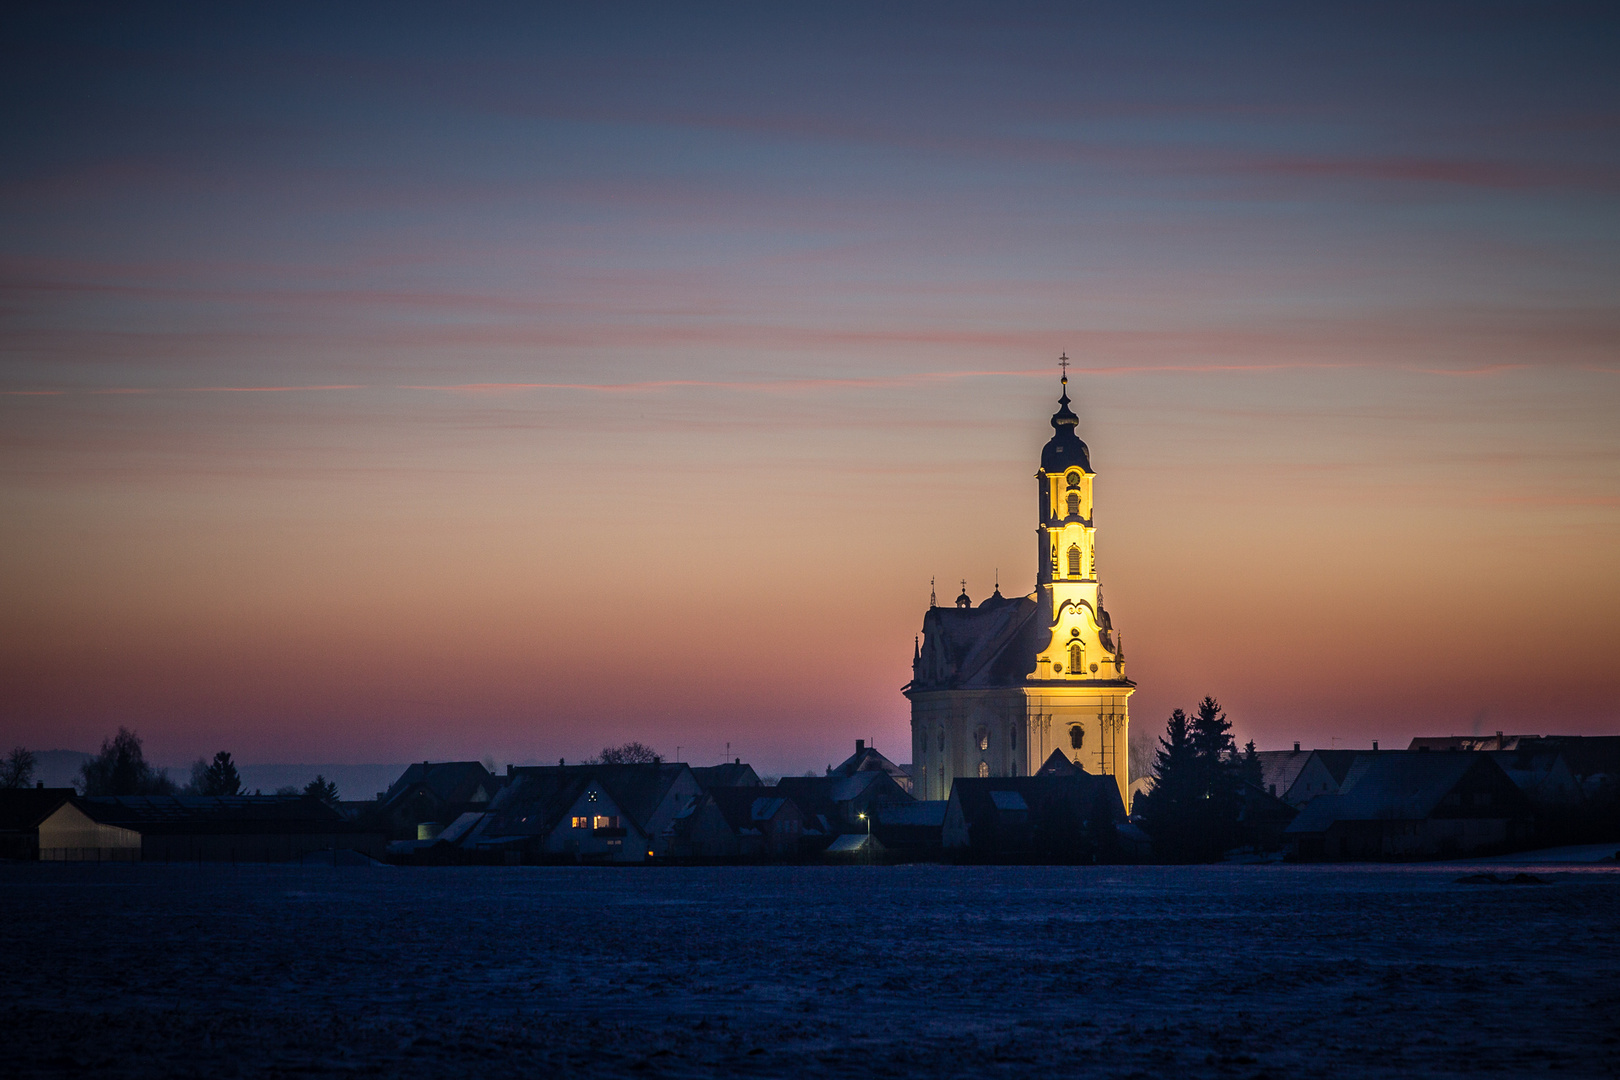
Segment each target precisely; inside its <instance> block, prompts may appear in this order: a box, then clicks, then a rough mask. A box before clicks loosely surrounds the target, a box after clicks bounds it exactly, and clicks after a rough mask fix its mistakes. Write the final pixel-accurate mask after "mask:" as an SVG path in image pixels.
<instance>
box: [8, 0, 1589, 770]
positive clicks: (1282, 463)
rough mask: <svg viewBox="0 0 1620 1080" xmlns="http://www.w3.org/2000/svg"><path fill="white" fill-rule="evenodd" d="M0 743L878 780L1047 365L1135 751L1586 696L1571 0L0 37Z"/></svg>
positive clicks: (1578, 34)
mask: <svg viewBox="0 0 1620 1080" xmlns="http://www.w3.org/2000/svg"><path fill="white" fill-rule="evenodd" d="M0 88H3V91H4V92H3V95H0V144H3V145H4V146H5V147H6V152H5V153H4V154H0V743H3V744H4V745H5V746H6V747H9V746H11V745H14V744H23V745H28V746H32V747H36V748H57V747H62V748H70V749H81V750H93V749H95V748H96V747H97V746H99V744H100V742H101V740H102V739H103V738H105V737H107V736H108V735H110V734H111V733H112V732H113V731H114V730H116V728H117V727H118V726H119V725H127V726H129V727H132V728H134V729H136V730H137V731H138V732H139V733H140V734H141V735H142V736H143V738H144V739H145V740H146V746H147V752H148V755H149V757H152V758H154V759H156V760H158V761H160V762H164V763H173V764H183V763H184V762H188V761H190V760H192V759H194V758H195V757H197V756H199V755H211V754H212V753H213V752H214V751H215V750H218V749H227V750H229V751H231V752H232V753H233V754H234V755H235V756H236V757H237V759H238V760H241V761H245V762H298V761H311V762H316V761H318V762H389V761H409V760H421V759H427V758H432V759H436V760H437V759H446V758H456V759H473V758H477V759H483V758H490V759H493V760H494V761H496V762H509V761H518V762H522V761H548V760H552V759H556V758H567V759H570V760H574V759H578V758H581V757H583V756H585V755H587V754H590V753H592V752H594V751H596V750H598V749H600V748H601V747H602V746H604V745H608V744H616V743H618V742H622V741H626V740H630V739H638V740H641V741H644V742H647V743H649V744H651V745H653V746H655V747H656V748H658V749H659V750H661V751H662V752H663V753H665V754H667V755H675V754H679V756H680V757H681V758H682V759H684V760H689V761H692V762H694V763H707V762H712V761H715V760H719V759H721V758H722V756H724V755H725V754H727V752H728V750H729V753H730V755H731V756H733V757H737V756H740V757H742V758H743V759H744V760H749V761H752V762H754V763H755V765H756V767H758V768H759V769H760V771H761V772H774V773H781V772H801V771H804V770H805V769H816V770H820V769H821V768H823V767H825V766H826V765H827V764H829V763H836V762H837V761H839V760H841V759H842V758H843V757H845V756H847V755H848V753H849V752H850V751H851V750H852V749H853V746H852V744H853V741H854V740H855V739H857V738H865V739H869V740H872V741H874V742H875V743H876V745H877V746H878V747H879V749H881V750H883V751H884V752H885V753H888V754H889V756H891V757H893V758H894V759H896V760H899V761H904V760H905V759H907V758H909V756H910V755H909V747H910V736H909V724H908V717H909V706H908V703H907V701H906V699H905V698H904V697H903V696H902V694H901V692H900V688H901V686H902V685H903V684H904V683H905V682H906V681H907V680H908V679H909V678H910V659H911V651H912V646H913V639H914V636H915V635H916V634H917V632H918V631H919V629H920V627H921V622H922V616H923V612H924V610H925V608H926V606H927V603H928V596H929V587H930V581H931V580H932V579H935V578H937V579H938V581H939V591H940V593H941V595H942V596H946V597H954V596H955V595H956V592H957V591H958V589H959V588H960V587H961V586H960V584H959V583H960V582H961V581H963V580H964V579H965V581H966V586H967V591H968V593H969V595H970V596H971V597H972V598H973V599H974V600H975V601H977V600H980V599H983V597H984V596H985V595H987V594H988V593H989V592H990V590H991V588H992V586H993V585H994V584H995V582H996V581H997V579H998V576H999V582H1000V587H1001V590H1002V591H1003V592H1004V593H1008V594H1015V593H1023V592H1027V591H1029V590H1030V589H1031V588H1032V587H1033V580H1034V572H1035V544H1034V536H1035V525H1036V521H1035V498H1034V494H1035V489H1034V484H1035V481H1034V479H1033V473H1034V470H1035V468H1036V465H1037V464H1038V460H1039V450H1040V447H1041V445H1042V444H1043V443H1044V441H1045V440H1046V439H1047V438H1048V437H1049V436H1050V434H1051V428H1050V426H1049V423H1048V418H1049V416H1050V415H1051V413H1052V412H1053V410H1054V409H1055V408H1056V401H1055V399H1056V396H1057V391H1058V383H1057V374H1058V372H1057V366H1056V362H1057V359H1058V356H1059V354H1060V353H1065V352H1066V353H1067V355H1068V356H1069V357H1071V358H1072V359H1073V361H1074V363H1075V366H1074V368H1073V369H1072V372H1071V373H1072V377H1073V381H1072V384H1071V392H1072V394H1073V397H1074V399H1075V406H1074V407H1075V410H1076V411H1077V412H1078V413H1079V415H1080V417H1081V426H1080V434H1081V437H1082V438H1084V439H1085V440H1086V441H1087V443H1088V444H1089V445H1090V448H1091V456H1092V462H1093V466H1094V468H1095V469H1096V470H1097V473H1098V480H1097V524H1098V553H1099V559H1098V563H1099V568H1100V576H1101V579H1102V581H1103V588H1104V592H1105V596H1106V600H1107V604H1108V607H1109V610H1110V612H1111V613H1112V615H1113V620H1114V625H1115V627H1116V628H1118V629H1119V630H1120V631H1121V632H1122V634H1123V638H1124V643H1125V649H1126V655H1127V662H1128V668H1127V670H1128V673H1129V674H1130V675H1131V677H1132V678H1134V679H1135V680H1136V682H1137V683H1138V686H1139V689H1138V690H1137V692H1136V695H1135V697H1134V698H1133V700H1132V732H1133V737H1134V738H1137V739H1145V738H1148V737H1150V736H1151V735H1153V734H1155V733H1158V732H1162V730H1163V723H1164V718H1165V717H1166V716H1167V715H1168V714H1169V712H1170V710H1171V709H1173V708H1176V707H1178V706H1179V707H1190V706H1191V705H1192V704H1193V703H1195V702H1196V701H1197V700H1198V699H1200V698H1201V697H1202V696H1204V695H1205V694H1210V695H1213V696H1215V697H1216V698H1218V699H1219V700H1220V702H1221V703H1222V704H1223V705H1224V706H1225V707H1226V709H1227V711H1228V714H1229V716H1230V718H1231V719H1232V721H1233V725H1234V733H1235V734H1236V735H1237V736H1238V738H1239V741H1243V740H1246V739H1250V738H1252V739H1254V740H1255V741H1256V742H1257V743H1258V744H1259V745H1260V746H1261V747H1262V748H1281V747H1285V746H1288V745H1291V743H1292V742H1293V741H1294V740H1300V741H1302V742H1304V743H1305V744H1306V745H1308V746H1309V745H1317V746H1323V747H1327V746H1340V747H1343V746H1366V745H1369V744H1370V742H1371V740H1374V739H1378V740H1382V741H1383V745H1385V746H1404V745H1405V744H1406V742H1407V740H1409V739H1410V738H1411V737H1412V736H1414V735H1445V734H1462V733H1469V732H1475V731H1496V730H1499V729H1502V730H1509V731H1513V732H1527V733H1529V732H1534V733H1543V734H1547V733H1571V734H1583V733H1586V734H1596V733H1614V732H1617V731H1620V663H1617V662H1616V655H1617V654H1620V422H1617V419H1620V17H1617V16H1616V15H1615V14H1614V11H1613V8H1612V7H1606V6H1603V5H1591V6H1585V5H1560V4H1533V5H1497V4H1442V5H1413V4H1390V5H1375V4H1374V5H1369V4H1356V5H1332V4H1321V5H1306V6H1303V7H1302V6H1299V5H1281V4H1279V5H1256V6H1247V5H1220V6H1219V7H1218V8H1217V7H1212V6H1207V5H1174V4H1151V3H1148V4H1140V3H1132V4H1120V5H1095V4H1072V5H1069V4H1066V5H1030V6H1019V5H1012V4H1001V3H997V4H986V5H903V4H886V5H868V4H817V5H800V6H788V5H715V6H703V5H634V4H613V5H577V6H570V7H564V6H544V5H513V6H509V7H503V6H497V5H478V6H471V5H455V6H445V5H425V6H414V5H403V4H389V5H377V6H366V5H360V4H355V5H336V6H335V5H302V6H301V5H297V4H275V5H265V6H251V5H198V6H187V5H172V4H170V5H162V6H153V7H142V6H140V5H122V6H112V7H75V6H70V5H55V4H53V5H45V6H38V7H32V8H26V7H25V8H24V9H21V10H14V11H13V12H12V13H11V14H10V15H8V18H7V20H6V22H5V25H4V27H3V28H0Z"/></svg>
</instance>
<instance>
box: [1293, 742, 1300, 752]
mask: <svg viewBox="0 0 1620 1080" xmlns="http://www.w3.org/2000/svg"><path fill="white" fill-rule="evenodd" d="M1294 753H1296V754H1297V753H1299V743H1297V742H1296V743H1295V744H1294Z"/></svg>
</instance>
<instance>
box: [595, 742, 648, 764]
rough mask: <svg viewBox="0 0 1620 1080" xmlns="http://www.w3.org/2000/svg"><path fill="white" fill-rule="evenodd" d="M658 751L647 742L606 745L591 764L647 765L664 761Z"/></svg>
mask: <svg viewBox="0 0 1620 1080" xmlns="http://www.w3.org/2000/svg"><path fill="white" fill-rule="evenodd" d="M663 760H664V759H663V757H662V756H660V755H659V753H658V751H656V750H654V749H653V748H652V747H650V746H648V745H647V744H646V743H640V742H627V743H624V744H623V745H620V746H604V747H603V748H602V753H601V754H599V755H598V756H597V757H596V759H595V760H594V761H590V762H587V763H586V764H589V765H646V764H651V763H656V762H660V761H663Z"/></svg>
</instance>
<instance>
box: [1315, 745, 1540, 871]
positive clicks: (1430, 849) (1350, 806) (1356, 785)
mask: <svg viewBox="0 0 1620 1080" xmlns="http://www.w3.org/2000/svg"><path fill="white" fill-rule="evenodd" d="M1531 835H1532V824H1531V807H1530V801H1529V799H1528V798H1527V797H1526V796H1525V794H1524V792H1523V791H1521V790H1519V787H1518V785H1517V784H1515V783H1514V782H1513V781H1512V780H1511V779H1509V777H1508V775H1507V774H1506V773H1505V772H1503V771H1502V769H1501V767H1500V766H1499V765H1497V763H1496V762H1495V761H1494V760H1492V756H1491V755H1490V754H1488V753H1481V752H1478V751H1468V750H1454V751H1442V752H1428V751H1421V750H1419V751H1409V750H1408V751H1386V752H1384V753H1380V754H1362V755H1359V756H1358V757H1357V759H1356V761H1355V763H1354V764H1353V765H1352V766H1351V768H1350V770H1349V772H1348V773H1347V774H1346V776H1345V778H1344V781H1343V783H1342V784H1341V785H1340V791H1339V793H1338V794H1329V795H1319V796H1317V797H1315V798H1313V799H1312V800H1311V801H1310V802H1309V803H1308V804H1306V805H1305V807H1304V808H1303V809H1302V810H1301V811H1300V814H1299V817H1297V818H1296V819H1294V822H1293V824H1291V825H1289V826H1288V828H1287V829H1286V830H1285V833H1284V836H1285V837H1286V839H1287V841H1288V845H1289V853H1290V854H1291V855H1292V856H1293V857H1295V858H1298V859H1306V860H1309V859H1403V858H1434V857H1454V856H1462V855H1468V854H1473V853H1478V852H1484V851H1491V850H1506V849H1508V848H1511V847H1513V846H1516V845H1519V844H1522V843H1526V842H1528V841H1529V839H1530V837H1531Z"/></svg>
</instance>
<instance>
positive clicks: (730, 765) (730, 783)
mask: <svg viewBox="0 0 1620 1080" xmlns="http://www.w3.org/2000/svg"><path fill="white" fill-rule="evenodd" d="M691 768H692V777H693V779H695V780H696V781H697V782H698V786H699V787H701V788H702V789H703V790H704V791H708V790H709V789H710V788H717V787H725V788H730V787H762V786H764V785H763V784H762V782H761V781H760V779H759V773H757V772H755V771H754V767H753V766H752V765H745V764H743V759H742V758H737V759H735V760H734V761H726V762H721V763H720V764H719V765H694V766H692V767H691Z"/></svg>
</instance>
